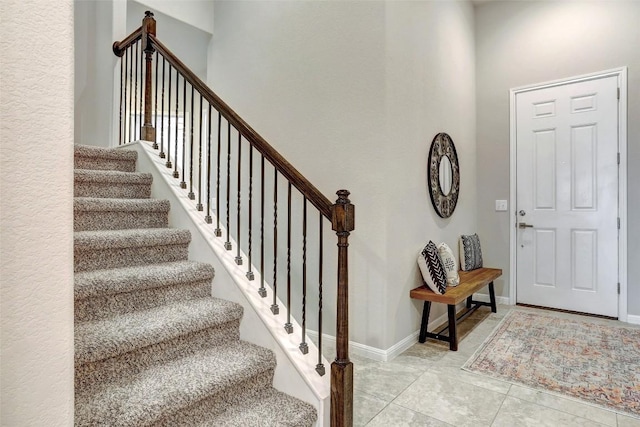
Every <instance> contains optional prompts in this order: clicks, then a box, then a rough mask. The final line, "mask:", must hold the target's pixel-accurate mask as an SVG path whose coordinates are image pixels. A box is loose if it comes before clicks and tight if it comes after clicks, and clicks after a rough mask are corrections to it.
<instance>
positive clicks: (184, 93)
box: [180, 76, 187, 189]
mask: <svg viewBox="0 0 640 427" xmlns="http://www.w3.org/2000/svg"><path fill="white" fill-rule="evenodd" d="M182 113H183V114H182V181H180V188H182V189H186V188H187V183H186V181H185V176H186V175H185V174H186V173H187V170H186V168H185V165H186V157H187V79H186V78H185V77H184V76H183V77H182Z"/></svg>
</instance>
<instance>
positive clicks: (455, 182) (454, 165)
mask: <svg viewBox="0 0 640 427" xmlns="http://www.w3.org/2000/svg"><path fill="white" fill-rule="evenodd" d="M445 156H446V157H448V158H449V161H450V162H451V190H450V191H449V193H448V194H446V195H445V194H444V193H443V192H442V188H441V187H440V161H441V160H442V158H443V157H445ZM428 169H429V196H430V197H431V203H432V204H433V208H434V209H435V211H436V213H437V214H438V215H439V216H440V217H442V218H449V217H450V216H451V215H452V214H453V211H454V210H455V208H456V204H457V203H458V195H459V194H460V164H459V163H458V154H457V153H456V147H455V145H453V140H452V139H451V137H450V136H449V135H448V134H446V133H444V132H441V133H439V134H437V135H436V136H435V137H434V138H433V141H432V142H431V148H430V149H429V163H428Z"/></svg>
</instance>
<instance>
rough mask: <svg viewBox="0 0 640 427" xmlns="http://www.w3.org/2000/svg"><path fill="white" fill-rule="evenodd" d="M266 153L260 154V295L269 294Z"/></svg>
mask: <svg viewBox="0 0 640 427" xmlns="http://www.w3.org/2000/svg"><path fill="white" fill-rule="evenodd" d="M264 273H265V271H264V155H262V156H260V288H259V289H258V295H260V296H261V297H262V298H264V297H266V296H267V289H266V288H265V287H264Z"/></svg>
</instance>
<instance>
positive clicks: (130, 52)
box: [124, 47, 133, 142]
mask: <svg viewBox="0 0 640 427" xmlns="http://www.w3.org/2000/svg"><path fill="white" fill-rule="evenodd" d="M132 55H133V48H131V47H129V48H128V49H127V63H126V64H125V65H126V67H127V68H129V82H128V83H127V87H128V88H129V111H128V113H127V112H126V111H125V117H124V121H125V124H126V130H125V131H126V135H128V137H127V136H126V135H125V138H126V139H127V141H126V142H131V140H132V139H133V136H132V135H131V105H132V104H131V102H132V100H133V88H132V85H133V57H132ZM129 62H131V64H129ZM126 72H127V71H126V70H125V75H126ZM125 78H126V77H125ZM126 89H127V88H126V87H125V100H124V103H125V107H126V103H127V100H126ZM125 110H126V108H125Z"/></svg>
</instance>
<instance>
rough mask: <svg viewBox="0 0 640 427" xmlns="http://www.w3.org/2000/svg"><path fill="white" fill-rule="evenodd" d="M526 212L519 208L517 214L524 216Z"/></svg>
mask: <svg viewBox="0 0 640 427" xmlns="http://www.w3.org/2000/svg"><path fill="white" fill-rule="evenodd" d="M526 214H527V213H526V212H525V211H523V210H522V209H520V212H518V215H520V216H525V215H526Z"/></svg>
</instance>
